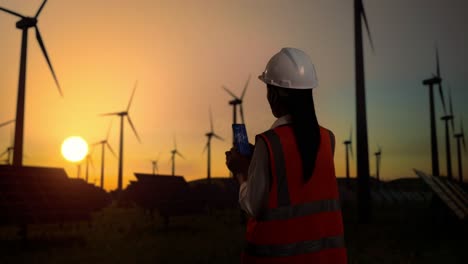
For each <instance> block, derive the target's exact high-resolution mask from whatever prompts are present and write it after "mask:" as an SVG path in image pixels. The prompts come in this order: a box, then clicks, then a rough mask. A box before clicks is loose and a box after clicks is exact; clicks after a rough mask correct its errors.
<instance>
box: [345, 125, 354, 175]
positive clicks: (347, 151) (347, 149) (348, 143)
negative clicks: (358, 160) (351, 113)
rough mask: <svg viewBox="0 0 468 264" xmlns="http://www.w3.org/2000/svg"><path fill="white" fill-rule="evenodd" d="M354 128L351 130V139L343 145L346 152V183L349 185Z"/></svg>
mask: <svg viewBox="0 0 468 264" xmlns="http://www.w3.org/2000/svg"><path fill="white" fill-rule="evenodd" d="M352 138H353V128H352V127H351V129H350V130H349V139H348V140H345V141H344V142H343V144H344V145H345V150H346V181H347V182H348V183H349V151H351V158H352V157H353V142H352Z"/></svg>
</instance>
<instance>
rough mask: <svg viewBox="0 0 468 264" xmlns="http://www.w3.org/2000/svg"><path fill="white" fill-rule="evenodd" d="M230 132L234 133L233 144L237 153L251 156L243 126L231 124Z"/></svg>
mask: <svg viewBox="0 0 468 264" xmlns="http://www.w3.org/2000/svg"><path fill="white" fill-rule="evenodd" d="M232 131H233V132H234V144H235V146H236V147H237V150H238V151H239V153H240V154H242V155H244V156H250V155H252V153H251V152H252V151H251V149H250V145H249V139H248V138H247V130H246V129H245V125H244V124H232Z"/></svg>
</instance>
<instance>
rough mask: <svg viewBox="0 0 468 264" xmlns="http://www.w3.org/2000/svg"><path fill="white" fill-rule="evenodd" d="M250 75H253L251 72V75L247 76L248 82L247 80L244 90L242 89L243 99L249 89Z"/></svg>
mask: <svg viewBox="0 0 468 264" xmlns="http://www.w3.org/2000/svg"><path fill="white" fill-rule="evenodd" d="M250 77H252V75H251V74H249V77H248V78H247V82H245V85H244V90H242V95H241V97H240V99H241V100H242V99H244V95H245V91H247V86H249V82H250Z"/></svg>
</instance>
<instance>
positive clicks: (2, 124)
mask: <svg viewBox="0 0 468 264" xmlns="http://www.w3.org/2000/svg"><path fill="white" fill-rule="evenodd" d="M13 122H15V120H14V119H13V120H9V121H6V122H3V123H1V124H0V127H4V126H7V125H9V124H11V123H13ZM11 138H12V140H13V136H12V137H11ZM12 152H13V144H11V145H10V146H9V147H7V148H6V150H5V151H4V152H2V153H1V154H0V157H3V156H4V155H5V154H6V155H7V158H6V159H5V160H3V161H5V162H6V164H8V165H11V156H12Z"/></svg>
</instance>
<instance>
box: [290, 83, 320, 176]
mask: <svg viewBox="0 0 468 264" xmlns="http://www.w3.org/2000/svg"><path fill="white" fill-rule="evenodd" d="M282 90H285V89H282ZM285 91H286V93H287V94H288V95H287V96H285V97H283V99H284V103H285V106H286V107H287V110H288V112H289V114H290V115H291V117H292V127H293V131H294V135H295V137H296V143H297V146H298V148H299V153H300V155H301V159H302V172H303V179H304V182H306V181H308V180H309V179H310V177H312V173H313V171H314V168H315V162H316V159H317V154H318V150H319V146H320V127H319V124H318V121H317V116H316V115H315V107H314V100H313V98H312V89H310V90H295V89H288V90H285Z"/></svg>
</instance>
